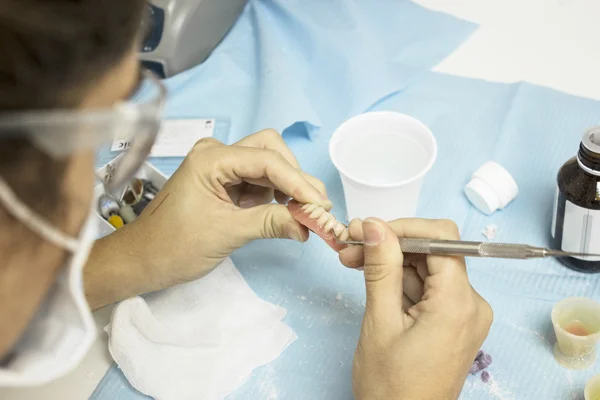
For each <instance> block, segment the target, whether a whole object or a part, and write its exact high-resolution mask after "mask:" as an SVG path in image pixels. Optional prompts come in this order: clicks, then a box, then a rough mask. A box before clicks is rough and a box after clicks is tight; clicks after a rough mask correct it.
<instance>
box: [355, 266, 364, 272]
mask: <svg viewBox="0 0 600 400" xmlns="http://www.w3.org/2000/svg"><path fill="white" fill-rule="evenodd" d="M354 269H355V270H357V271H364V270H365V267H358V268H354Z"/></svg>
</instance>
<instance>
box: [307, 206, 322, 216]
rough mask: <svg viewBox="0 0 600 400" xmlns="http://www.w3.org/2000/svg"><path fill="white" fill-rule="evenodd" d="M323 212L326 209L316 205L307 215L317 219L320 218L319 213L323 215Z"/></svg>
mask: <svg viewBox="0 0 600 400" xmlns="http://www.w3.org/2000/svg"><path fill="white" fill-rule="evenodd" d="M324 212H326V211H325V209H324V208H323V207H317V208H315V209H314V210H313V211H312V212H310V215H309V216H308V217H309V218H310V219H318V218H321V215H323V213H324Z"/></svg>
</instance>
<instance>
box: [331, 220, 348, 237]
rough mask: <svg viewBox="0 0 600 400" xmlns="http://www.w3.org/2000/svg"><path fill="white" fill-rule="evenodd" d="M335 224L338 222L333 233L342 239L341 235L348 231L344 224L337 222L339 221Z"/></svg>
mask: <svg viewBox="0 0 600 400" xmlns="http://www.w3.org/2000/svg"><path fill="white" fill-rule="evenodd" d="M335 222H336V224H335V226H334V227H333V233H335V236H337V237H340V235H341V234H342V233H343V232H344V231H346V230H347V229H346V227H345V226H344V224H342V223H339V222H337V221H335Z"/></svg>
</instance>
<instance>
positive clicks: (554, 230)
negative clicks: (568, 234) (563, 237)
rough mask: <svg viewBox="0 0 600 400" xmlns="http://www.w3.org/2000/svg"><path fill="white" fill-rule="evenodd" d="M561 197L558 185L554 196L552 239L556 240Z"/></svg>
mask: <svg viewBox="0 0 600 400" xmlns="http://www.w3.org/2000/svg"><path fill="white" fill-rule="evenodd" d="M559 196H560V191H559V190H558V185H556V193H555V196H554V211H553V212H552V232H551V233H552V238H553V239H556V217H557V215H558V197H559Z"/></svg>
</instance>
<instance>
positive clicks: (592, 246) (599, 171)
mask: <svg viewBox="0 0 600 400" xmlns="http://www.w3.org/2000/svg"><path fill="white" fill-rule="evenodd" d="M557 183H558V185H557V186H558V188H557V193H556V198H555V201H554V217H553V220H552V240H553V245H554V248H556V249H561V250H564V251H574V252H582V253H600V127H596V128H592V129H590V130H588V131H587V132H586V133H585V134H584V135H583V139H582V141H581V144H580V145H579V152H578V153H577V156H576V157H573V158H571V159H570V160H568V161H567V162H566V163H565V164H564V165H563V166H562V167H561V169H560V171H559V172H558V177H557ZM560 261H561V262H562V263H563V264H564V265H566V266H567V267H569V268H572V269H574V270H577V271H581V272H588V273H591V272H600V258H597V257H596V258H592V257H564V258H560Z"/></svg>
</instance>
